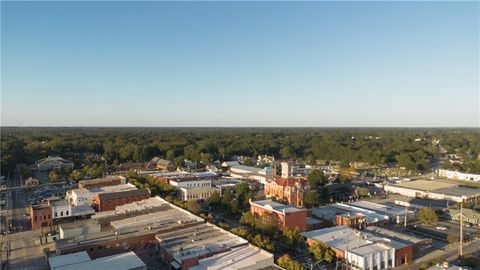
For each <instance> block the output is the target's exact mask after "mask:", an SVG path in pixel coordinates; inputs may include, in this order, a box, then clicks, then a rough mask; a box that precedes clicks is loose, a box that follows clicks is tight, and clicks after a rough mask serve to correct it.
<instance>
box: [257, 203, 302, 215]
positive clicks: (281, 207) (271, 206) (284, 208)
mask: <svg viewBox="0 0 480 270" xmlns="http://www.w3.org/2000/svg"><path fill="white" fill-rule="evenodd" d="M250 204H254V205H255V204H256V205H258V206H261V207H263V208H265V209H268V210H272V211H277V212H285V213H291V212H302V211H307V210H306V209H302V208H297V207H295V206H291V205H287V204H281V203H278V202H274V201H272V200H261V201H252V202H250Z"/></svg>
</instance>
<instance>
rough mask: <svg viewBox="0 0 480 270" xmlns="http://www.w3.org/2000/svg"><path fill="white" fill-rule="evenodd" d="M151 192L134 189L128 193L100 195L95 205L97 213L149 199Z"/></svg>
mask: <svg viewBox="0 0 480 270" xmlns="http://www.w3.org/2000/svg"><path fill="white" fill-rule="evenodd" d="M149 197H150V191H148V190H146V189H132V190H127V191H120V192H112V193H99V194H97V195H96V196H95V199H94V205H95V211H97V212H100V211H109V210H115V207H117V206H119V205H124V204H127V203H132V202H136V201H141V200H144V199H148V198H149Z"/></svg>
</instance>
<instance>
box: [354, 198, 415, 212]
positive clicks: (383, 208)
mask: <svg viewBox="0 0 480 270" xmlns="http://www.w3.org/2000/svg"><path fill="white" fill-rule="evenodd" d="M349 205H351V206H356V207H359V208H364V209H367V210H372V211H375V212H377V213H384V214H395V215H404V214H405V208H404V207H398V206H394V205H386V204H379V203H373V202H368V201H358V202H351V203H349ZM410 212H411V211H410Z"/></svg>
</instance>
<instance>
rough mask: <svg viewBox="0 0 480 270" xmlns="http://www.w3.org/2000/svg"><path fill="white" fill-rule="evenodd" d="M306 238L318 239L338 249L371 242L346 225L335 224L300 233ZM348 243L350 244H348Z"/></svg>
mask: <svg viewBox="0 0 480 270" xmlns="http://www.w3.org/2000/svg"><path fill="white" fill-rule="evenodd" d="M302 235H303V236H305V237H306V238H309V239H312V240H316V241H320V242H323V243H325V244H326V245H328V246H330V247H333V248H336V249H339V250H346V249H347V248H348V247H349V248H350V249H351V248H353V244H352V243H354V244H355V245H356V246H364V245H368V244H370V243H371V242H370V241H367V240H364V239H363V238H362V237H361V235H360V233H359V232H357V231H355V230H353V229H352V228H349V227H347V226H336V227H331V228H325V229H320V230H314V231H309V232H304V233H302ZM348 245H350V246H348Z"/></svg>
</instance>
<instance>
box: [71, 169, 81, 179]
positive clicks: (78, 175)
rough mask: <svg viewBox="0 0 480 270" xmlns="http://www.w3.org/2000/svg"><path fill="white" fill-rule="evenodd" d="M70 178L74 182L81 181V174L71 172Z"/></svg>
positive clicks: (75, 171)
mask: <svg viewBox="0 0 480 270" xmlns="http://www.w3.org/2000/svg"><path fill="white" fill-rule="evenodd" d="M70 178H71V179H73V180H75V181H78V180H80V179H82V172H81V171H79V170H73V171H72V172H71V173H70Z"/></svg>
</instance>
